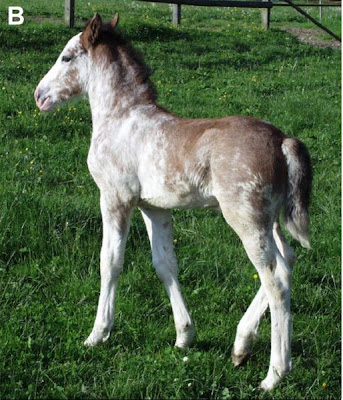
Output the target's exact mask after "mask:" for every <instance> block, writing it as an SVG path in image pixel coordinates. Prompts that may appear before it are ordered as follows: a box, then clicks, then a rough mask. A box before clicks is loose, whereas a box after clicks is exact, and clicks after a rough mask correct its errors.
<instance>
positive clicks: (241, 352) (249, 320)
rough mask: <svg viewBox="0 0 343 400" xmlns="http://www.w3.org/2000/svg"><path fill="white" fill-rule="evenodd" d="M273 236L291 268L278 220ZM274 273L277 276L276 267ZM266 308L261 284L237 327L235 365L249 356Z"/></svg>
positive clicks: (292, 258) (291, 256)
mask: <svg viewBox="0 0 343 400" xmlns="http://www.w3.org/2000/svg"><path fill="white" fill-rule="evenodd" d="M273 237H274V240H275V243H276V245H277V247H278V250H279V252H280V253H281V255H282V257H283V258H284V259H285V260H286V262H287V264H288V265H289V266H290V268H292V267H293V265H294V262H295V255H294V251H293V249H292V248H291V247H290V246H289V245H288V243H287V242H286V240H285V238H284V236H283V234H282V232H281V229H280V225H279V223H278V222H275V223H274V226H273ZM275 274H276V276H278V268H277V267H276V270H275ZM267 308H268V300H267V296H266V293H265V290H264V288H263V286H261V287H260V289H259V291H258V292H257V294H256V296H255V298H254V300H253V301H252V303H251V304H250V306H249V308H248V309H247V311H246V312H245V314H244V315H243V317H242V319H241V320H240V322H239V324H238V327H237V333H236V338H235V344H234V346H233V350H232V362H233V364H234V365H235V366H239V365H241V364H243V363H244V362H245V361H246V360H247V359H248V358H249V357H250V348H251V344H252V342H253V340H254V339H255V338H256V337H257V332H258V328H259V324H260V321H261V318H262V316H263V315H264V313H265V311H266V310H267Z"/></svg>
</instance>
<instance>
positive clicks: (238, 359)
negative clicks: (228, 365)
mask: <svg viewBox="0 0 343 400" xmlns="http://www.w3.org/2000/svg"><path fill="white" fill-rule="evenodd" d="M231 357H232V362H233V365H234V366H235V367H241V366H242V365H244V364H246V362H247V361H248V360H249V358H250V357H251V353H241V354H235V353H234V352H232V355H231Z"/></svg>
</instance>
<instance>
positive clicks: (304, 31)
mask: <svg viewBox="0 0 343 400" xmlns="http://www.w3.org/2000/svg"><path fill="white" fill-rule="evenodd" d="M281 29H282V30H285V31H287V32H289V33H291V34H292V35H294V36H296V37H297V38H298V39H299V41H300V42H303V43H308V44H311V45H312V46H317V47H329V48H331V49H336V50H340V49H341V43H340V42H339V41H338V40H334V39H332V40H325V39H322V37H321V35H322V32H320V31H318V30H317V29H314V28H297V27H294V26H285V27H282V28H281Z"/></svg>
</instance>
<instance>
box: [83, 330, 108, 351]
mask: <svg viewBox="0 0 343 400" xmlns="http://www.w3.org/2000/svg"><path fill="white" fill-rule="evenodd" d="M109 337H110V332H108V333H103V332H102V333H101V332H94V331H92V333H91V334H90V335H89V336H88V338H87V340H85V342H84V343H83V344H84V345H85V346H87V347H93V346H96V345H97V344H99V343H104V342H106V340H107V339H108V338H109Z"/></svg>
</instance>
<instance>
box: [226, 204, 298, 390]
mask: <svg viewBox="0 0 343 400" xmlns="http://www.w3.org/2000/svg"><path fill="white" fill-rule="evenodd" d="M222 210H223V215H224V217H225V219H226V221H227V222H228V223H229V224H230V225H231V226H232V227H233V228H234V229H235V231H236V233H237V234H238V235H239V237H240V238H241V240H242V242H243V245H244V248H245V250H246V252H247V254H248V256H249V258H250V260H251V262H252V263H253V264H254V266H255V268H256V270H257V272H258V274H259V277H260V280H261V285H262V288H263V290H264V291H265V293H266V297H267V301H268V304H269V308H270V314H271V355H270V364H269V370H268V374H267V377H266V378H265V379H264V380H263V381H262V382H261V387H262V388H263V389H264V390H271V389H273V387H274V386H275V385H277V383H278V382H279V381H280V380H281V379H282V378H283V377H284V376H285V375H286V374H287V373H288V372H289V371H290V369H291V347H290V340H291V318H290V288H291V269H290V267H289V266H288V264H287V263H286V261H285V259H284V258H283V257H282V256H281V254H280V252H279V250H278V248H277V246H276V244H275V240H274V238H273V232H272V229H271V228H268V226H269V223H266V222H261V223H259V224H258V223H256V222H254V221H253V220H252V219H251V218H249V215H247V214H244V212H242V213H241V214H238V212H237V210H236V211H235V212H232V211H230V210H225V208H224V207H222ZM275 268H277V269H278V273H277V274H275V273H274V270H275ZM260 293H261V294H260V296H261V297H260V304H261V303H263V302H262V298H263V296H262V290H261V292H260ZM263 304H264V307H262V306H260V309H263V308H265V304H266V303H263Z"/></svg>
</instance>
